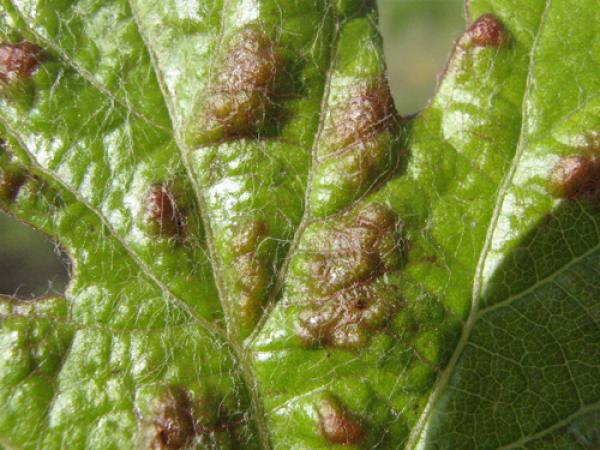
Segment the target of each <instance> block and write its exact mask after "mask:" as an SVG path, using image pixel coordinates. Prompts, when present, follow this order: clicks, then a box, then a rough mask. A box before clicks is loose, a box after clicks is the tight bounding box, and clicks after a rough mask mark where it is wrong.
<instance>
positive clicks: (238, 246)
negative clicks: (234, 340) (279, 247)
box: [232, 219, 272, 334]
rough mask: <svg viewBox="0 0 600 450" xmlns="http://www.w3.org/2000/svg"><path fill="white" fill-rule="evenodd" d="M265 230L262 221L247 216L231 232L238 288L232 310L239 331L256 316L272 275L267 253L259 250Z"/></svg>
mask: <svg viewBox="0 0 600 450" xmlns="http://www.w3.org/2000/svg"><path fill="white" fill-rule="evenodd" d="M267 232H268V227H267V224H266V222H265V221H263V220H261V219H249V220H243V221H241V222H240V223H238V224H237V226H236V227H235V230H234V234H233V239H232V254H233V267H234V269H235V274H236V275H235V276H236V280H237V282H236V285H237V288H238V290H239V294H238V296H237V298H238V303H237V304H236V307H235V311H234V314H235V316H236V320H237V322H238V326H239V327H240V329H241V330H242V334H243V333H244V330H250V329H252V327H253V326H254V324H255V323H256V321H257V320H258V317H259V316H260V314H261V312H262V306H263V304H264V302H265V300H266V295H267V292H268V287H269V283H270V281H271V278H272V270H271V266H270V263H269V257H267V256H266V255H265V254H264V252H261V251H260V246H261V244H262V243H263V241H264V240H265V238H266V237H267Z"/></svg>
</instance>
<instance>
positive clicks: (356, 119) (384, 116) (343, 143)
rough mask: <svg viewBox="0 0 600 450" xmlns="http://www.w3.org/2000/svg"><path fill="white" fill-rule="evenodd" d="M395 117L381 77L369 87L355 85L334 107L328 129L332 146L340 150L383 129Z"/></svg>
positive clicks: (387, 88) (390, 97) (387, 90)
mask: <svg viewBox="0 0 600 450" xmlns="http://www.w3.org/2000/svg"><path fill="white" fill-rule="evenodd" d="M395 117H396V110H395V108H394V102H393V100H392V95H391V92H390V88H389V84H388V81H387V79H386V78H385V77H384V76H382V77H381V78H379V79H378V80H377V81H376V82H375V83H374V84H373V85H371V86H367V85H365V86H358V87H356V88H355V89H354V91H353V93H352V95H351V97H350V98H349V99H348V100H347V101H344V103H343V104H342V105H341V106H339V107H337V108H336V109H334V111H333V112H332V120H331V125H330V129H329V130H328V132H329V133H330V134H331V135H332V136H335V142H336V144H335V147H336V148H337V149H343V148H346V147H348V146H350V145H352V144H354V143H358V142H364V141H366V140H367V139H369V138H371V137H372V136H373V135H374V134H375V133H377V132H379V131H381V130H384V129H386V128H387V127H388V126H389V125H390V123H391V121H392V120H393V119H394V118H395Z"/></svg>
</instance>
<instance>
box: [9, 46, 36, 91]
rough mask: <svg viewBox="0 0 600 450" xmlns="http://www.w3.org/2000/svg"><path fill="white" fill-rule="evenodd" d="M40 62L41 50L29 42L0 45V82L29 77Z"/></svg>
mask: <svg viewBox="0 0 600 450" xmlns="http://www.w3.org/2000/svg"><path fill="white" fill-rule="evenodd" d="M41 62H42V49H41V48H40V47H38V46H37V45H35V44H32V43H31V42H27V41H22V42H19V43H17V44H9V43H2V44H0V80H1V81H2V82H4V83H7V82H11V81H14V80H17V79H26V78H29V77H31V75H33V73H34V72H35V71H36V70H37V68H38V67H39V65H40V64H41Z"/></svg>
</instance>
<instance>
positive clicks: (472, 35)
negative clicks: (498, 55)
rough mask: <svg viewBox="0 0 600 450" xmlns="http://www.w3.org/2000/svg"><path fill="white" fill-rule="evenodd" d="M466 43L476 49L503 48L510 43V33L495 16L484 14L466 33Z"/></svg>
mask: <svg viewBox="0 0 600 450" xmlns="http://www.w3.org/2000/svg"><path fill="white" fill-rule="evenodd" d="M465 37H466V43H467V44H470V45H473V46H475V47H491V48H501V47H505V46H506V45H508V43H509V35H508V31H507V30H506V28H505V27H504V24H503V23H502V21H501V20H500V19H499V18H498V17H496V16H495V15H493V14H483V15H482V16H480V17H479V18H478V19H477V20H476V21H475V22H473V24H472V25H471V26H470V27H469V29H468V30H467V32H466V33H465Z"/></svg>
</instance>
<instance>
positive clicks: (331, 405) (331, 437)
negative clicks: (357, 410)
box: [317, 393, 364, 445]
mask: <svg viewBox="0 0 600 450" xmlns="http://www.w3.org/2000/svg"><path fill="white" fill-rule="evenodd" d="M317 412H318V414H319V425H320V429H321V434H322V435H323V437H324V438H325V439H326V440H328V441H329V442H331V443H332V444H341V445H350V444H356V443H358V442H359V441H360V440H361V439H362V437H363V434H364V429H363V424H362V422H361V420H360V419H359V418H358V417H356V416H355V415H353V414H351V413H350V412H349V411H348V410H347V409H346V408H345V407H344V405H342V403H341V402H340V401H339V400H338V399H337V398H336V397H334V396H333V395H331V394H328V393H327V394H324V395H323V396H322V398H320V399H319V401H318V404H317Z"/></svg>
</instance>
